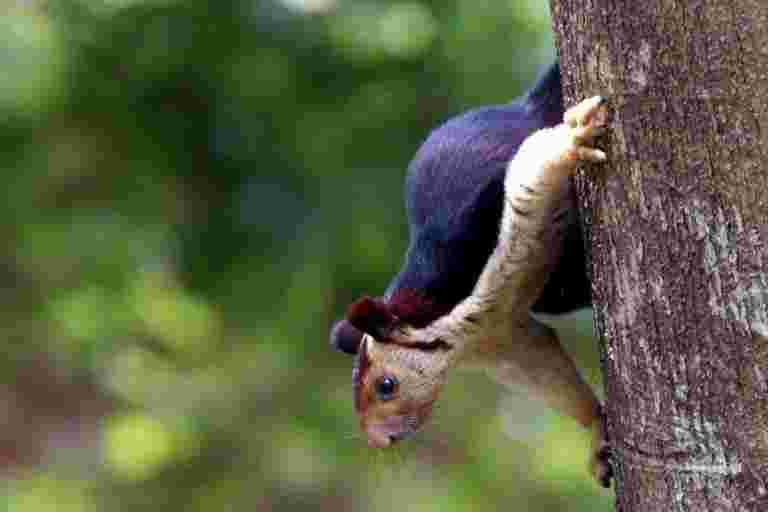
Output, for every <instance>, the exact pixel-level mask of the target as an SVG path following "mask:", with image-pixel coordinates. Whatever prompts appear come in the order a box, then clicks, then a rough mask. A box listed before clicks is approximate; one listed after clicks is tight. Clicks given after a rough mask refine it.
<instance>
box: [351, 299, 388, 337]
mask: <svg viewBox="0 0 768 512" xmlns="http://www.w3.org/2000/svg"><path fill="white" fill-rule="evenodd" d="M347 320H348V321H349V323H350V324H352V325H353V326H354V327H356V328H357V329H359V330H361V331H363V332H365V333H368V334H370V335H371V336H373V337H374V338H386V337H387V335H388V334H389V333H390V332H391V331H392V329H394V328H395V327H396V326H397V325H398V324H399V323H400V321H399V320H398V318H397V317H396V316H395V315H394V314H393V313H392V312H391V311H390V310H389V306H387V304H386V303H384V302H381V301H378V300H374V299H372V298H370V297H363V298H361V299H359V300H358V301H357V302H355V303H354V304H352V305H351V306H349V309H347Z"/></svg>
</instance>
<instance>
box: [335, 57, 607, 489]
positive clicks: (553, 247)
mask: <svg viewBox="0 0 768 512" xmlns="http://www.w3.org/2000/svg"><path fill="white" fill-rule="evenodd" d="M605 113H606V102H605V101H604V100H603V98H601V97H599V96H595V97H593V98H589V99H586V100H584V101H582V102H581V103H579V104H578V105H576V106H574V107H573V108H571V109H569V110H568V111H566V112H563V106H562V97H561V93H560V72H559V67H558V65H557V64H555V65H554V66H552V68H550V70H549V71H548V72H547V73H546V74H545V75H544V76H543V77H542V78H541V79H540V80H539V82H538V83H537V84H536V85H535V86H534V87H533V89H531V90H530V91H529V92H528V93H527V95H526V96H525V97H523V98H522V99H520V100H518V101H515V102H512V103H509V104H505V105H498V106H491V107H484V108H480V109H476V110H472V111H469V112H467V113H465V114H463V115H460V116H458V117H456V118H453V119H451V120H449V121H448V122H446V123H445V124H443V125H442V126H440V127H438V128H437V129H435V130H434V131H433V132H432V133H431V134H430V136H429V137H428V138H427V140H426V141H425V142H424V144H423V145H422V146H421V148H420V149H419V151H418V152H417V153H416V156H415V158H414V159H413V161H412V162H411V165H410V167H409V173H408V177H407V179H406V205H407V209H408V216H409V223H410V235H411V236H410V245H409V248H408V251H407V253H406V256H405V261H404V263H403V267H402V269H401V271H400V272H399V273H398V274H397V276H396V277H395V278H394V279H393V281H392V282H391V284H390V285H389V287H388V289H387V291H386V293H385V294H384V296H383V297H382V298H378V299H373V298H369V297H363V298H361V299H360V300H358V301H357V302H355V303H354V304H352V305H351V306H350V307H349V309H348V311H347V315H346V318H345V319H343V320H341V321H339V322H337V323H336V325H335V326H334V328H333V330H332V332H331V342H332V344H333V345H334V346H335V347H336V348H337V349H339V350H341V351H344V352H347V353H350V354H356V360H355V367H354V370H353V391H354V404H355V410H356V411H357V414H358V415H359V417H360V424H361V428H362V429H363V431H364V432H365V433H366V435H367V438H368V443H369V445H371V446H373V447H377V448H383V447H387V446H390V445H391V444H393V443H395V442H397V441H400V440H402V439H405V438H407V437H409V436H410V435H412V434H413V433H415V432H416V431H417V430H418V429H419V428H421V426H422V425H424V423H425V422H426V421H427V419H428V418H429V416H430V414H431V411H432V407H433V405H434V403H435V401H436V400H437V397H438V395H439V393H440V390H441V389H442V386H443V384H444V382H445V380H446V376H447V373H448V371H449V369H451V368H453V367H456V366H472V367H480V368H483V369H485V370H486V371H487V372H488V373H489V375H490V376H491V377H493V378H494V379H495V380H497V381H498V382H499V383H500V384H502V385H504V386H509V387H514V388H518V389H520V388H522V389H523V390H524V392H525V393H527V394H528V395H529V396H531V397H532V398H534V399H537V400H540V401H541V402H543V403H545V404H546V405H548V406H550V407H553V408H554V409H557V410H558V411H559V412H561V413H563V414H567V415H569V416H572V417H573V418H575V419H576V420H577V421H578V422H579V423H581V424H582V425H583V426H584V427H586V428H588V429H591V430H592V433H593V439H594V441H593V447H592V456H591V460H590V469H591V472H592V474H593V475H594V477H595V478H596V479H597V481H598V482H599V483H601V484H602V485H603V486H606V487H608V486H609V485H610V480H611V476H612V472H611V466H610V460H609V456H610V451H609V448H608V444H607V442H606V439H605V427H604V416H603V412H602V406H601V404H600V403H599V401H598V400H597V398H596V397H595V395H594V393H593V391H592V389H591V388H590V387H589V386H588V385H587V384H586V383H585V382H584V381H583V380H582V378H581V376H580V375H579V373H578V370H577V369H576V367H575V365H574V364H573V361H572V360H571V358H570V357H569V356H568V354H567V353H566V352H565V351H564V350H563V348H562V346H561V345H560V342H559V340H558V338H557V335H556V333H555V332H554V330H552V329H551V328H549V327H547V326H546V325H544V324H542V323H540V322H539V321H537V320H536V319H535V318H534V317H533V316H531V314H530V312H531V311H533V312H543V313H552V314H558V313H564V312H567V311H571V310H573V309H576V308H579V307H583V306H586V305H588V304H589V282H588V279H587V276H586V264H585V256H584V246H583V241H582V238H581V228H580V225H579V218H578V210H577V208H576V200H575V195H574V190H573V184H572V180H571V176H572V174H573V172H574V171H575V169H576V167H577V166H578V164H579V163H581V162H604V161H605V160H606V155H605V153H603V152H602V151H600V150H599V149H596V148H594V147H593V146H592V145H591V144H592V141H593V140H594V138H595V137H597V136H599V135H600V134H601V133H603V132H604V131H605V129H606V116H605Z"/></svg>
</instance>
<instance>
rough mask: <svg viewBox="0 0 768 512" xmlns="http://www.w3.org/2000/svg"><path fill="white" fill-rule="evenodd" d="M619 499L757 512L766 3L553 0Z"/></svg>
mask: <svg viewBox="0 0 768 512" xmlns="http://www.w3.org/2000/svg"><path fill="white" fill-rule="evenodd" d="M552 12H553V17H554V25H555V31H556V35H557V41H558V47H559V51H560V55H561V65H562V69H563V75H564V92H565V98H566V105H572V104H574V103H575V102H576V101H577V100H579V99H582V98H585V97H588V96H592V95H595V94H603V95H606V96H607V97H608V98H609V100H610V102H611V104H612V108H613V120H612V122H611V134H610V135H609V136H607V137H606V140H605V147H606V149H607V153H608V155H609V158H610V160H611V163H610V165H607V166H603V167H599V168H598V167H595V168H588V169H585V173H584V174H582V175H580V176H579V178H578V180H577V183H578V188H579V196H580V201H581V203H582V207H583V208H582V214H583V215H584V217H583V218H584V219H585V224H586V231H587V237H588V238H587V239H588V240H589V241H590V242H589V245H590V248H591V265H590V270H591V273H592V292H593V301H594V304H595V319H596V325H597V331H598V333H599V335H600V338H601V340H602V341H603V343H604V352H603V354H604V357H603V362H604V371H605V377H606V388H607V413H608V434H609V436H610V439H611V445H612V447H613V450H614V457H615V459H614V463H615V469H616V484H615V485H616V492H617V509H618V510H621V511H626V512H634V511H643V512H648V511H670V510H672V511H696V512H701V511H709V510H717V511H724V510H756V511H757V510H761V511H766V510H768V168H766V166H765V165H764V163H765V162H768V2H766V0H730V1H727V2H726V1H724V0H720V1H718V0H699V1H681V0H642V1H640V0H588V1H584V0H552Z"/></svg>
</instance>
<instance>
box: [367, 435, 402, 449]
mask: <svg viewBox="0 0 768 512" xmlns="http://www.w3.org/2000/svg"><path fill="white" fill-rule="evenodd" d="M395 439H396V438H395V437H394V436H390V435H387V434H384V433H379V432H371V431H368V446H370V447H371V448H386V447H388V446H389V445H391V444H392V442H393V441H395Z"/></svg>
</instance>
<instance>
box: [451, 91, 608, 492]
mask: <svg viewBox="0 0 768 512" xmlns="http://www.w3.org/2000/svg"><path fill="white" fill-rule="evenodd" d="M604 107H605V102H604V100H603V98H601V97H599V96H596V97H593V98H590V99H587V100H584V101H582V102H581V103H579V104H578V105H576V106H575V107H573V108H571V109H570V110H568V111H567V112H566V113H565V116H564V122H563V124H560V125H558V126H556V127H554V128H549V129H544V130H540V131H538V132H536V133H534V134H533V135H531V136H530V137H529V138H528V139H526V141H525V142H524V143H523V145H522V146H521V147H520V149H519V151H518V153H517V154H516V155H515V157H514V158H513V159H512V161H511V162H510V164H509V166H508V169H507V175H506V179H505V204H504V212H503V216H502V222H501V229H500V234H499V241H498V244H497V247H496V249H495V250H494V253H493V255H492V256H491V258H490V259H489V261H488V263H487V264H486V267H485V268H484V270H483V272H482V274H481V276H480V278H479V280H478V282H477V285H476V286H475V290H474V291H473V293H472V296H471V297H470V299H469V300H468V301H467V302H466V303H465V304H463V306H464V307H465V308H466V311H467V312H468V313H469V314H471V316H472V317H473V318H475V319H480V321H482V322H483V323H485V325H486V328H487V329H488V330H487V331H486V334H490V336H486V337H485V339H483V340H482V341H481V342H480V343H479V344H478V346H477V350H476V352H475V357H476V358H478V359H480V362H481V364H482V365H483V366H485V367H486V369H487V370H488V371H489V373H491V375H492V376H493V377H494V378H495V379H496V380H498V381H499V382H501V383H502V384H504V385H505V386H508V387H515V388H520V387H522V388H523V389H524V390H526V392H527V393H528V394H529V396H531V397H532V398H534V399H538V400H540V401H541V402H543V403H545V404H547V405H548V406H550V407H553V408H554V409H557V410H558V411H559V412H561V413H563V414H567V415H568V416H571V417H573V418H575V419H576V420H577V421H578V422H579V423H581V424H582V425H583V426H585V427H586V428H588V429H591V430H592V433H593V450H592V457H591V460H590V467H591V471H592V474H593V475H594V476H595V478H596V479H597V480H598V481H599V482H600V483H601V484H602V485H604V486H609V485H610V478H611V467H610V464H609V461H608V456H609V450H608V445H607V442H606V440H605V428H604V417H603V412H602V407H601V405H600V403H599V402H598V400H597V398H596V397H595V395H594V393H593V392H592V389H591V388H590V387H589V385H587V384H586V383H585V382H584V381H583V380H582V378H581V376H580V375H579V372H578V371H577V369H576V367H575V366H574V364H573V362H572V360H571V358H570V357H569V356H568V354H567V353H566V352H565V351H564V350H563V348H562V347H561V345H560V342H559V340H558V338H557V335H556V334H555V332H554V331H553V330H552V329H550V328H549V327H547V326H545V325H543V324H541V323H539V322H537V321H536V320H535V319H533V318H532V317H530V315H529V313H528V310H529V308H530V307H531V306H532V304H533V303H534V301H535V300H536V299H537V298H538V297H539V295H540V294H541V290H542V289H543V288H544V285H545V284H546V280H547V278H548V276H549V275H550V274H551V273H552V271H553V269H555V268H556V267H557V265H558V262H559V258H560V250H561V245H562V238H563V234H564V232H565V230H566V229H568V228H569V226H570V223H571V222H572V220H571V218H570V217H569V215H568V213H569V210H570V209H571V208H575V205H573V204H572V200H571V199H570V197H571V189H570V187H571V186H572V185H571V183H570V176H571V174H572V173H573V171H574V170H575V168H576V166H577V165H578V163H580V162H582V161H593V162H602V161H605V160H606V155H605V154H604V153H603V152H602V151H600V150H599V149H595V148H593V147H591V146H590V145H589V143H590V142H591V140H592V139H593V138H594V137H596V136H597V135H599V134H600V133H602V131H603V130H604V129H605V117H604V113H605V108H604Z"/></svg>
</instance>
